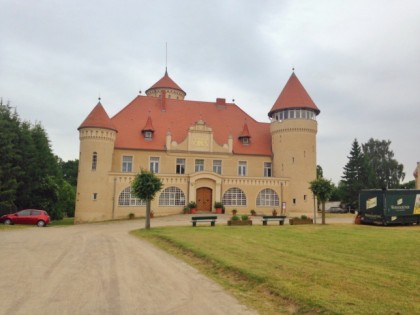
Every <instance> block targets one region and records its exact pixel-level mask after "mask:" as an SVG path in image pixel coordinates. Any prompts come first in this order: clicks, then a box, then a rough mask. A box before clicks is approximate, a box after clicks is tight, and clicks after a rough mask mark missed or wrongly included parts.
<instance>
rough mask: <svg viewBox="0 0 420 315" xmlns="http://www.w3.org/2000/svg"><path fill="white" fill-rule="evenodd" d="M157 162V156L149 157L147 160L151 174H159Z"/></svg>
mask: <svg viewBox="0 0 420 315" xmlns="http://www.w3.org/2000/svg"><path fill="white" fill-rule="evenodd" d="M159 162H160V158H159V157H157V156H151V157H150V159H149V167H150V168H149V169H150V171H151V172H152V173H155V174H157V173H159Z"/></svg>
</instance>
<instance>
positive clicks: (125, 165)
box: [121, 155, 133, 173]
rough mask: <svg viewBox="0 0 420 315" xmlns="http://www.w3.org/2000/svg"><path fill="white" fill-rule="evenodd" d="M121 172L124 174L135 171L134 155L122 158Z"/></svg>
mask: <svg viewBox="0 0 420 315" xmlns="http://www.w3.org/2000/svg"><path fill="white" fill-rule="evenodd" d="M121 171H122V172H123V173H131V172H132V171H133V156H132V155H123V156H122V166H121Z"/></svg>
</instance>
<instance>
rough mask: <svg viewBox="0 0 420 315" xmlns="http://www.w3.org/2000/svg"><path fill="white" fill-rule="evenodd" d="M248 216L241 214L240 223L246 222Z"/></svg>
mask: <svg viewBox="0 0 420 315" xmlns="http://www.w3.org/2000/svg"><path fill="white" fill-rule="evenodd" d="M248 218H249V217H248V215H247V214H243V215H242V216H241V219H242V221H248Z"/></svg>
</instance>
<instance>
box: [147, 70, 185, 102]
mask: <svg viewBox="0 0 420 315" xmlns="http://www.w3.org/2000/svg"><path fill="white" fill-rule="evenodd" d="M162 89H168V90H175V91H178V93H181V94H182V95H183V97H185V95H187V93H185V91H184V90H183V89H181V88H180V86H179V85H178V84H176V83H175V82H174V80H172V79H171V77H170V76H169V74H168V68H167V67H165V75H164V76H163V77H162V78H161V79H160V80H159V81H157V82H156V83H155V84H153V85H152V86H151V87H150V88H149V89H148V90H146V95H148V96H157V95H154V94H155V93H154V92H156V91H160V90H162Z"/></svg>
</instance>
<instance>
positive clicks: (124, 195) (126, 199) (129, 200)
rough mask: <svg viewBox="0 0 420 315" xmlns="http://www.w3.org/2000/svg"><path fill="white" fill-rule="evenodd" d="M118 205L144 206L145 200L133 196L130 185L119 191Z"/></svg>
mask: <svg viewBox="0 0 420 315" xmlns="http://www.w3.org/2000/svg"><path fill="white" fill-rule="evenodd" d="M118 205H119V206H128V207H130V206H131V207H134V206H145V205H146V202H145V201H144V200H141V199H139V198H136V197H134V196H133V194H132V193H131V187H127V188H125V189H124V190H123V191H122V192H121V194H120V196H119V197H118Z"/></svg>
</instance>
